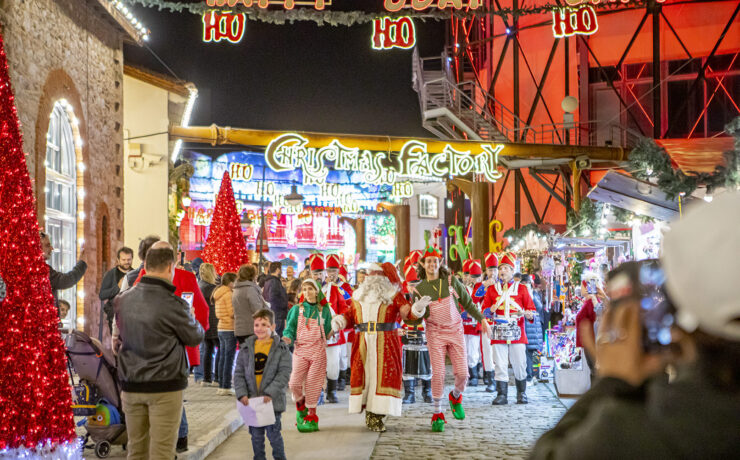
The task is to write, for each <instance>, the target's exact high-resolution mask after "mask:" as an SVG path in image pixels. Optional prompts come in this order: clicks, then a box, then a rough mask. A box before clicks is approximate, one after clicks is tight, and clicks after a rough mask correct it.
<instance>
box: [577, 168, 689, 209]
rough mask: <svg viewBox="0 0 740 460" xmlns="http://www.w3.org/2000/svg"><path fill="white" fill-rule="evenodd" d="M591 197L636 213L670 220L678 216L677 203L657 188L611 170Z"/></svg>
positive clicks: (594, 189)
mask: <svg viewBox="0 0 740 460" xmlns="http://www.w3.org/2000/svg"><path fill="white" fill-rule="evenodd" d="M588 197H589V198H591V199H593V200H597V201H601V202H602V203H609V204H611V205H613V206H616V207H618V208H622V209H626V210H628V211H632V212H633V213H635V214H638V215H643V216H650V217H653V218H655V219H659V220H663V221H669V220H672V219H673V218H675V217H677V216H678V201H674V200H669V199H667V197H666V194H665V193H663V192H662V191H661V190H660V189H659V188H658V186H657V185H654V184H651V183H649V182H643V181H640V180H637V179H634V178H632V177H630V176H626V175H624V174H619V173H617V172H614V171H609V172H608V173H607V174H606V175H605V176H604V177H603V178H602V179H601V180H600V181H599V182H598V183H597V184H596V186H595V187H594V188H592V189H591V191H590V192H589V193H588Z"/></svg>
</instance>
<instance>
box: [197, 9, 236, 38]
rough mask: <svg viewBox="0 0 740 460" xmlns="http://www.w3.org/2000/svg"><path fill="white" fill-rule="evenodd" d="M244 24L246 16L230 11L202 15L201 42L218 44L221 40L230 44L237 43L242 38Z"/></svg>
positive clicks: (209, 12) (210, 12)
mask: <svg viewBox="0 0 740 460" xmlns="http://www.w3.org/2000/svg"><path fill="white" fill-rule="evenodd" d="M246 23H247V15H246V14H244V13H232V12H230V11H225V12H219V11H208V12H206V13H203V41H204V42H206V43H208V42H216V43H218V42H220V41H221V40H228V41H229V42H231V43H239V42H240V41H242V37H244V26H245V24H246Z"/></svg>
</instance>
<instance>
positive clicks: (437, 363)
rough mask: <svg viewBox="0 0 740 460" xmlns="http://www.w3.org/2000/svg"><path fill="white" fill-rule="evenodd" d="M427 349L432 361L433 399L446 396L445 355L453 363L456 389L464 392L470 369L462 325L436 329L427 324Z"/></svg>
mask: <svg viewBox="0 0 740 460" xmlns="http://www.w3.org/2000/svg"><path fill="white" fill-rule="evenodd" d="M427 348H429V358H430V360H431V361H432V398H434V399H440V398H442V396H443V394H444V389H445V371H446V368H445V354H447V355H448V356H449V357H450V361H451V362H452V373H453V374H454V376H455V389H456V390H457V391H459V392H460V393H462V392H464V391H465V387H466V386H467V384H468V367H467V354H466V352H465V336H464V335H463V330H462V325H455V326H449V327H436V326H432V325H431V324H427Z"/></svg>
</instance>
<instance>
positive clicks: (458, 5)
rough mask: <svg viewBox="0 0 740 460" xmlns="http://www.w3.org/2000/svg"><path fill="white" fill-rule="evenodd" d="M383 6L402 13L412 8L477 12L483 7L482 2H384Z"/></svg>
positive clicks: (436, 0) (476, 0)
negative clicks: (403, 9)
mask: <svg viewBox="0 0 740 460" xmlns="http://www.w3.org/2000/svg"><path fill="white" fill-rule="evenodd" d="M435 4H436V5H435ZM383 6H385V9H386V10H388V11H400V10H401V9H402V8H408V7H411V8H413V9H415V10H416V11H423V10H426V9H428V8H434V7H435V6H436V8H439V9H440V10H443V9H445V8H450V7H451V8H453V9H456V10H461V9H463V8H469V9H471V10H477V9H478V8H480V6H481V1H480V0H468V1H466V2H463V0H384V1H383Z"/></svg>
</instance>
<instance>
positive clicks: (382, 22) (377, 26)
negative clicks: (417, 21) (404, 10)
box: [371, 16, 416, 50]
mask: <svg viewBox="0 0 740 460" xmlns="http://www.w3.org/2000/svg"><path fill="white" fill-rule="evenodd" d="M371 42H372V46H373V49H376V50H389V49H392V48H401V49H409V48H413V47H414V45H415V44H416V31H415V30H414V21H412V20H411V18H410V17H408V16H404V17H401V18H397V19H391V18H389V17H384V18H378V19H375V20H373V36H372V41H371Z"/></svg>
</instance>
